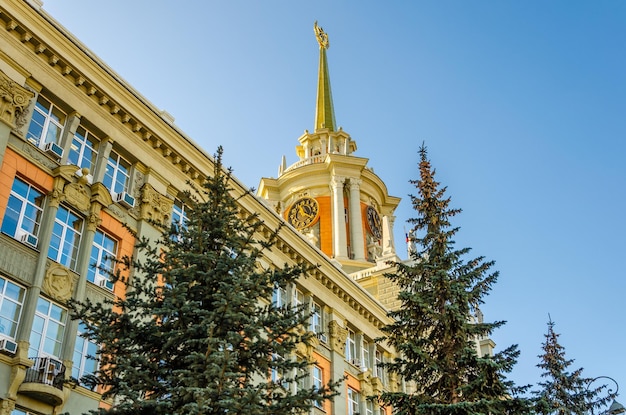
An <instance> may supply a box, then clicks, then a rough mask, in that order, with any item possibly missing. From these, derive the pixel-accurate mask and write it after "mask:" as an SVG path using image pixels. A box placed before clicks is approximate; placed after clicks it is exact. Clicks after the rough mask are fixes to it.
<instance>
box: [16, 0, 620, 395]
mask: <svg viewBox="0 0 626 415" xmlns="http://www.w3.org/2000/svg"><path fill="white" fill-rule="evenodd" d="M13 1H15V0H13ZM44 9H45V10H47V11H48V13H50V14H51V15H52V16H53V17H54V18H55V19H56V20H58V21H59V22H60V23H61V24H62V25H64V26H65V27H66V28H68V29H69V30H70V31H71V32H72V33H74V34H75V35H76V36H77V37H78V39H80V40H81V41H82V42H83V43H84V44H85V45H87V47H88V48H89V49H91V50H92V51H93V52H95V53H96V54H97V55H98V56H99V57H100V58H101V59H103V60H104V61H105V62H106V63H107V64H108V65H109V66H110V67H112V68H113V69H114V70H115V71H116V72H117V73H118V74H120V75H121V76H122V77H123V78H124V79H126V80H127V81H128V82H129V83H130V84H131V85H132V86H133V87H135V88H136V89H137V90H138V91H139V92H140V93H141V94H143V95H144V96H145V97H147V98H148V99H149V100H150V101H151V102H152V103H154V104H155V105H156V106H157V107H159V108H162V109H165V110H166V111H168V112H169V113H171V114H172V115H173V116H174V117H175V118H176V124H177V125H178V126H179V127H180V128H181V129H182V130H183V131H185V132H186V133H187V134H188V135H189V136H190V137H192V138H193V140H195V141H196V142H198V143H200V144H201V145H202V146H203V147H204V148H205V149H206V150H207V151H209V152H211V153H213V152H215V149H216V148H217V146H218V145H223V146H224V149H225V162H226V164H228V165H230V166H232V167H233V168H234V170H235V174H236V175H237V177H238V178H239V179H240V180H241V181H242V182H243V183H244V184H246V185H248V186H250V187H257V186H258V183H259V179H260V178H261V177H275V176H276V174H277V170H278V166H279V163H280V160H281V157H282V155H283V154H284V155H286V157H287V164H288V165H289V164H291V163H293V162H295V161H296V160H297V158H296V154H295V146H296V145H297V144H298V142H297V138H298V137H299V136H300V135H301V134H302V132H303V131H304V130H305V129H309V130H312V129H313V121H314V108H315V93H316V80H317V62H318V56H319V55H318V45H317V42H316V40H315V37H314V34H313V23H314V21H316V20H317V21H318V23H319V25H320V26H322V27H323V28H324V30H325V31H326V32H327V33H328V35H329V39H330V46H331V47H330V49H329V50H328V61H329V70H330V78H331V84H332V90H333V98H334V105H335V115H336V120H337V124H338V125H340V126H342V127H343V128H344V130H345V131H346V132H347V133H349V134H350V135H351V136H352V138H353V139H354V140H356V142H357V145H358V150H357V152H356V154H355V155H357V156H360V157H367V158H369V166H371V167H373V168H374V169H375V171H376V173H377V174H378V175H379V176H380V177H381V178H382V179H383V180H384V181H385V182H386V184H387V186H388V188H389V192H390V194H392V195H394V196H399V197H402V198H403V201H402V202H401V205H400V207H399V208H398V210H397V219H396V225H395V226H396V233H397V237H396V241H397V242H396V245H397V250H398V251H399V253H400V255H401V256H402V257H404V258H405V257H406V254H405V253H404V251H405V249H404V243H403V237H402V235H403V233H404V228H405V222H406V219H407V218H409V217H411V216H412V215H413V211H412V209H411V206H410V203H409V198H408V194H409V193H413V192H414V189H413V188H412V187H411V185H410V184H409V183H408V181H409V180H410V179H414V178H417V175H418V170H417V161H418V155H417V150H418V148H419V145H420V144H421V143H422V142H425V143H426V145H427V147H428V150H429V156H430V158H431V160H432V163H433V165H434V166H435V168H436V169H437V178H438V179H439V181H440V182H441V183H442V184H443V185H447V186H448V194H449V195H450V196H451V197H452V206H453V207H458V208H462V209H463V213H462V214H461V215H459V216H457V217H456V218H455V221H454V224H455V225H458V226H460V227H461V230H460V233H459V234H458V237H457V246H458V247H465V246H469V247H472V248H473V250H472V254H473V255H475V256H478V255H484V256H485V257H486V258H487V259H490V260H495V261H496V269H497V270H499V271H500V278H499V281H498V283H497V284H496V285H495V286H494V289H493V291H492V293H491V295H490V296H489V297H487V299H486V304H485V306H484V309H483V311H484V314H485V317H486V319H489V320H507V321H508V323H507V324H506V325H505V326H504V327H503V328H501V329H499V330H498V331H497V332H495V333H494V335H493V339H494V340H495V342H496V343H497V344H498V347H499V348H505V347H507V346H508V345H510V344H513V343H516V344H519V347H520V349H521V352H522V355H521V357H520V360H519V363H518V365H517V366H516V368H515V370H514V372H513V375H512V379H513V380H514V381H516V383H518V384H526V383H532V384H536V383H537V382H538V381H539V373H540V371H539V369H537V368H536V367H535V365H536V364H537V363H538V358H537V355H538V354H539V353H540V352H541V349H540V348H541V343H542V342H543V341H544V337H543V335H544V333H546V330H547V327H546V322H547V321H548V314H550V315H551V317H552V320H553V321H555V322H556V331H557V332H559V333H561V337H560V342H561V344H562V345H563V346H564V347H565V348H566V354H567V357H569V358H572V359H575V362H574V365H573V366H572V367H571V369H576V368H578V367H584V372H583V374H584V375H585V376H587V377H596V376H601V375H604V376H611V377H613V378H614V379H615V380H617V381H618V382H619V383H620V384H621V386H622V389H623V392H624V393H626V354H625V353H624V350H625V349H626V326H625V324H624V322H625V316H626V301H624V294H625V292H626V271H625V269H624V263H625V259H626V242H625V241H624V236H625V235H626V215H625V214H624V212H625V211H626V116H625V115H626V53H625V49H624V46H625V45H626V2H624V1H623V0H602V1H575V0H552V1H548V2H546V1H543V0H525V1H507V0H502V1H496V0H492V1H484V0H475V1H471V2H470V1H465V0H459V1H408V0H407V1H399V0H398V1H386V2H381V1H370V0H360V1H351V2H350V1H343V0H341V1H338V0H335V1H327V0H318V1H314V2H313V1H309V2H305V1H288V0H282V1H276V0H265V1H258V0H257V1H252V0H231V1H226V0H222V1H213V0H210V1H183V0H179V1H161V0H150V1H148V0H131V1H129V0H124V1H121V0H107V1H85V0H45V1H44ZM624 393H623V394H622V396H621V397H620V398H619V399H618V400H620V401H621V402H622V403H624V404H626V398H624V397H623V396H624Z"/></svg>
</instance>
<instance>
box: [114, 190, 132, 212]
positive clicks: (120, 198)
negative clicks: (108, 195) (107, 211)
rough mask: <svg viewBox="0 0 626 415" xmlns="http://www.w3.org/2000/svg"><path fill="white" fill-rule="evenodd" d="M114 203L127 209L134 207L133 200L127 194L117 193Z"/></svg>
mask: <svg viewBox="0 0 626 415" xmlns="http://www.w3.org/2000/svg"><path fill="white" fill-rule="evenodd" d="M115 201H116V202H117V203H119V204H120V205H122V206H125V207H127V208H128V209H132V208H133V207H134V206H135V198H134V197H132V196H131V195H129V194H128V193H127V192H121V193H118V194H117V196H116V197H115Z"/></svg>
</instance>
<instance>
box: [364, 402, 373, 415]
mask: <svg viewBox="0 0 626 415" xmlns="http://www.w3.org/2000/svg"><path fill="white" fill-rule="evenodd" d="M365 415H374V402H372V401H367V402H365Z"/></svg>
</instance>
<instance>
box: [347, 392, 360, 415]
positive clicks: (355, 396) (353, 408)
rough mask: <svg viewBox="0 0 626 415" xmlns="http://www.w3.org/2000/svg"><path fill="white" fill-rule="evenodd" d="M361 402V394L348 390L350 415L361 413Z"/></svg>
mask: <svg viewBox="0 0 626 415" xmlns="http://www.w3.org/2000/svg"><path fill="white" fill-rule="evenodd" d="M359 400H360V397H359V392H357V391H355V390H354V389H352V388H348V415H356V414H358V413H359Z"/></svg>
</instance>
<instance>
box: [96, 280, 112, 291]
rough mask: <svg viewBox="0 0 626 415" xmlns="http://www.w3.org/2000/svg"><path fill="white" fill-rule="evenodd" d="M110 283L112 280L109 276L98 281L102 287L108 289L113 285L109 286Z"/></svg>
mask: <svg viewBox="0 0 626 415" xmlns="http://www.w3.org/2000/svg"><path fill="white" fill-rule="evenodd" d="M110 284H111V282H110V281H109V279H108V278H103V279H101V280H100V281H98V285H99V286H100V287H102V288H106V289H107V290H110V289H111V287H109V285H110Z"/></svg>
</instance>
